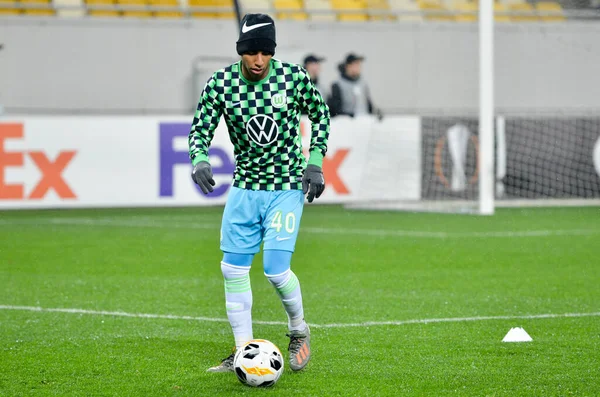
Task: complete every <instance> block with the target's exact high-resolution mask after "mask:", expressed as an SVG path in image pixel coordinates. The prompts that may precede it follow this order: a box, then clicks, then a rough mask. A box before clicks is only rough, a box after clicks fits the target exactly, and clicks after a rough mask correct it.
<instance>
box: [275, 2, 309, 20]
mask: <svg viewBox="0 0 600 397" xmlns="http://www.w3.org/2000/svg"><path fill="white" fill-rule="evenodd" d="M273 6H274V7H275V10H276V11H277V12H276V14H275V16H276V18H277V19H293V20H296V21H303V20H305V19H307V18H308V17H307V15H306V13H305V12H304V4H303V3H302V0H274V1H273Z"/></svg>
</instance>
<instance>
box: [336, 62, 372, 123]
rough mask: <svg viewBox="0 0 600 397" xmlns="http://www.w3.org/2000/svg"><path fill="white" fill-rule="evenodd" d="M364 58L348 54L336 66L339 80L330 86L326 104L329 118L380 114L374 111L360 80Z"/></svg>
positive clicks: (363, 81) (362, 81) (367, 88)
mask: <svg viewBox="0 0 600 397" xmlns="http://www.w3.org/2000/svg"><path fill="white" fill-rule="evenodd" d="M364 59H365V58H364V57H362V56H359V55H356V54H353V53H350V54H348V56H346V59H345V61H344V62H343V63H341V64H339V65H338V69H339V71H340V78H339V79H338V80H337V81H335V82H333V84H332V85H331V94H330V96H329V98H328V102H327V104H328V105H329V111H330V112H331V116H332V117H335V116H340V115H346V116H350V117H354V116H363V115H369V114H375V115H377V116H379V118H381V113H380V112H379V111H378V110H377V109H375V107H374V105H373V101H372V100H371V93H370V92H369V87H368V86H367V83H366V81H365V80H364V79H363V78H362V76H361V72H362V62H363V61H364Z"/></svg>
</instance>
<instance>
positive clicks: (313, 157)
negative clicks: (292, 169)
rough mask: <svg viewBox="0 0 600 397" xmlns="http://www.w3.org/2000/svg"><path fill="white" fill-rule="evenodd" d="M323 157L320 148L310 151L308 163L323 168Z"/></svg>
mask: <svg viewBox="0 0 600 397" xmlns="http://www.w3.org/2000/svg"><path fill="white" fill-rule="evenodd" d="M323 157H324V156H323V153H321V151H320V150H313V151H312V152H310V156H309V158H308V164H310V165H316V166H317V167H321V168H323Z"/></svg>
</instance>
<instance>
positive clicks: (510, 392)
mask: <svg viewBox="0 0 600 397" xmlns="http://www.w3.org/2000/svg"><path fill="white" fill-rule="evenodd" d="M221 211H222V209H221V208H185V209H111V210H68V211H66V210H65V211H58V210H52V211H50V210H47V211H15V212H10V211H4V212H0V285H1V286H2V288H0V306H1V307H0V395H2V396H10V397H12V396H29V395H32V396H221V395H222V396H238V395H272V396H398V395H414V396H445V395H464V396H571V395H574V396H599V395H600V209H599V208H546V209H511V210H509V209H500V210H497V213H496V215H495V216H493V217H477V216H468V215H440V214H422V213H419V214H415V213H402V212H399V213H394V212H368V211H348V210H344V209H343V208H341V207H338V206H311V205H307V206H306V207H305V214H304V217H303V219H302V225H301V229H300V236H299V241H298V244H297V247H296V253H295V255H294V258H293V263H292V268H293V269H294V271H295V272H296V273H297V275H298V278H299V279H300V282H301V285H302V290H303V295H304V301H305V302H304V303H305V312H306V319H307V321H308V322H309V323H311V324H313V327H312V335H313V360H312V362H311V363H310V365H309V367H308V368H307V369H306V370H305V371H302V372H300V373H292V372H291V371H290V370H289V369H287V368H286V371H285V373H284V374H283V376H282V377H281V379H280V381H279V383H278V384H277V385H276V386H275V387H274V388H272V389H251V388H249V387H246V386H243V385H242V384H241V383H239V382H238V381H237V379H236V378H235V376H234V375H233V374H209V373H207V372H205V371H206V368H207V367H209V366H211V365H214V364H216V363H217V362H218V361H219V360H220V359H221V358H223V357H224V356H226V355H227V354H228V352H229V349H231V346H232V337H231V335H230V329H229V325H228V323H227V322H224V321H223V319H225V309H224V292H223V281H222V276H221V273H220V267H219V262H220V259H221V252H220V251H219V247H218V242H219V241H218V240H219V231H218V230H219V222H220V217H221ZM261 260H262V258H261V256H260V255H259V256H257V257H256V258H255V261H254V266H253V269H252V273H251V277H252V287H253V292H254V308H253V318H254V319H255V320H257V321H262V322H268V321H272V322H276V324H268V323H261V324H257V325H255V328H254V333H255V337H257V338H265V339H269V340H271V341H273V342H274V343H275V344H277V345H278V346H279V347H280V348H281V350H282V351H283V352H284V356H285V357H286V358H287V350H286V348H287V338H286V337H285V333H286V327H285V326H284V325H282V324H283V322H284V321H285V320H286V317H285V313H284V311H283V308H282V306H281V303H280V302H279V300H278V298H277V296H276V294H275V292H274V290H273V289H272V287H271V286H270V285H269V284H268V282H267V280H266V278H265V277H264V276H263V274H262V266H261ZM24 307H25V308H24ZM27 307H41V308H43V309H81V310H82V311H71V312H69V311H52V310H42V311H33V310H31V309H27ZM98 311H105V312H122V313H128V314H132V315H133V314H152V315H157V316H148V317H140V316H138V317H132V316H124V315H114V314H99V313H95V312H98ZM567 313H571V314H577V316H563V315H564V314H567ZM546 314H552V315H556V316H552V317H537V316H539V315H546ZM169 316H171V317H169ZM519 316H521V317H519ZM490 317H491V318H490ZM460 318H468V319H466V320H459V319H460ZM443 319H448V320H446V321H444V320H443ZM511 327H523V328H524V329H525V330H526V331H527V332H528V333H529V334H530V335H531V337H532V338H533V342H529V343H503V342H501V340H502V338H503V337H504V335H505V334H506V333H507V332H508V330H509V329H510V328H511Z"/></svg>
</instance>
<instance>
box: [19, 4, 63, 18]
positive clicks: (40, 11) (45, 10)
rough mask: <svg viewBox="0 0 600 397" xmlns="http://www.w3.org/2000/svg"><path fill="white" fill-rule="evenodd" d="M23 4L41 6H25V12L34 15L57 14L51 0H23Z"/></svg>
mask: <svg viewBox="0 0 600 397" xmlns="http://www.w3.org/2000/svg"><path fill="white" fill-rule="evenodd" d="M21 4H22V5H32V6H39V7H40V8H25V9H24V10H23V14H25V15H33V16H46V15H55V14H56V11H55V10H54V8H52V3H51V2H50V0H21Z"/></svg>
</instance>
